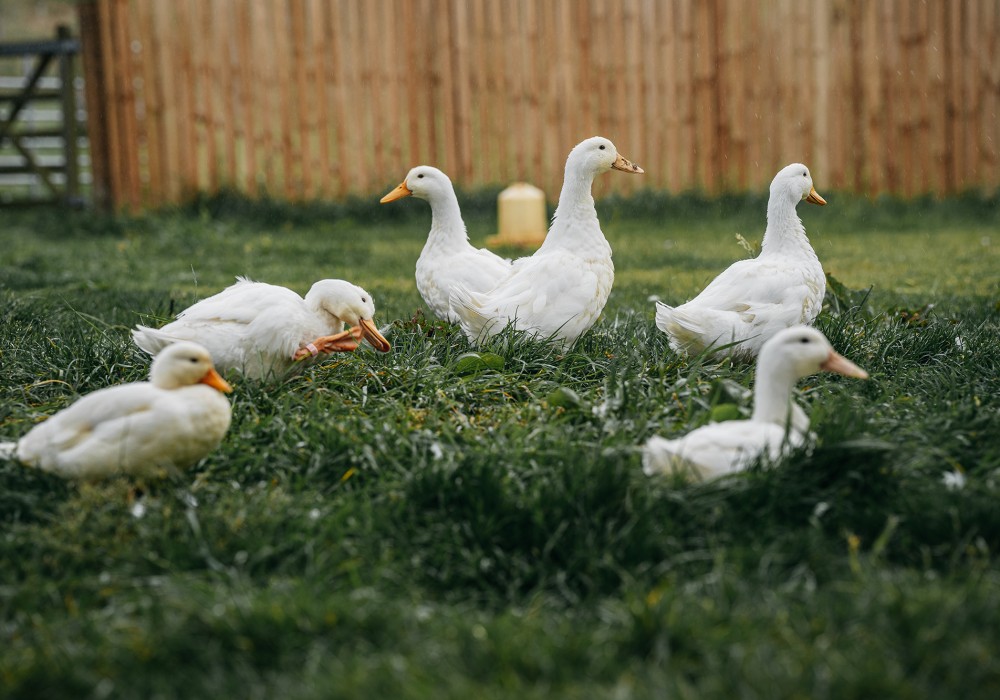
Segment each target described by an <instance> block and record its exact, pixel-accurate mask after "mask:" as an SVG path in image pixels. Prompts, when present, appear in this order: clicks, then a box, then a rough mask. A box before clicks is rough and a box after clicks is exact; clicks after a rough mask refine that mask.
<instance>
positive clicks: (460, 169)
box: [447, 0, 472, 187]
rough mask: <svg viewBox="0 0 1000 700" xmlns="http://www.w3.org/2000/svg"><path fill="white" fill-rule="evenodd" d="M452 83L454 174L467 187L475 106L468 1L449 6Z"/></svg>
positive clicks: (449, 54) (456, 1)
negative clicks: (470, 76) (470, 83)
mask: <svg viewBox="0 0 1000 700" xmlns="http://www.w3.org/2000/svg"><path fill="white" fill-rule="evenodd" d="M448 9H449V12H448V17H449V20H450V21H449V23H448V25H447V26H448V31H449V35H450V36H449V42H448V46H449V47H450V50H449V51H448V58H449V59H450V64H451V65H450V83H451V93H452V103H453V105H454V107H453V109H454V115H455V116H454V120H453V122H452V129H453V131H452V134H451V138H450V139H449V141H452V142H453V143H454V145H455V152H454V157H455V159H456V162H455V166H454V168H455V172H456V174H457V175H458V177H459V179H460V180H461V182H462V183H463V184H464V186H465V187H468V186H469V185H470V184H471V183H472V138H471V137H472V134H471V130H472V120H471V118H470V113H471V110H472V105H471V103H470V95H469V39H468V34H469V18H468V10H467V5H466V0H452V3H451V5H450V6H449V8H448Z"/></svg>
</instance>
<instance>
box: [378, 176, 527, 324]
mask: <svg viewBox="0 0 1000 700" xmlns="http://www.w3.org/2000/svg"><path fill="white" fill-rule="evenodd" d="M410 195H413V196H414V197H416V198H417V199H423V200H425V201H426V202H427V203H428V204H430V206H431V230H430V232H429V233H428V234H427V242H426V243H425V244H424V248H423V250H422V251H420V257H419V258H417V271H416V280H417V291H418V292H420V296H421V297H422V298H423V300H424V303H426V304H427V306H428V307H429V308H430V310H431V312H432V313H433V314H434V315H435V316H437V317H438V318H441V319H444V320H446V321H448V322H449V323H457V322H458V317H457V316H456V315H455V314H453V313H452V311H451V307H450V305H449V302H448V300H449V298H450V296H451V292H452V289H454V288H455V287H457V286H461V287H463V288H465V289H468V290H470V291H473V292H484V291H486V290H488V289H492V288H493V286H494V285H495V284H496V283H497V282H498V281H499V280H500V279H501V278H502V277H503V276H504V275H506V274H507V273H508V272H510V260H507V259H505V258H501V257H500V256H499V255H497V254H496V253H493V252H491V251H489V250H486V249H485V248H475V247H473V246H472V244H471V243H469V235H468V232H467V231H466V228H465V222H464V221H463V220H462V211H461V209H459V206H458V198H457V197H456V196H455V188H454V187H453V186H452V184H451V179H449V177H448V176H447V175H445V174H444V173H443V172H441V171H440V170H438V169H437V168H433V167H431V166H429V165H418V166H417V167H415V168H413V169H412V170H410V172H408V173H407V174H406V179H404V180H403V181H402V182H401V183H400V184H399V186H398V187H396V188H395V189H393V190H392V191H391V192H389V193H388V194H386V195H385V196H384V197H382V199H381V200H380V201H381V202H382V203H383V204H385V203H387V202H394V201H396V200H397V199H401V198H402V197H408V196H410Z"/></svg>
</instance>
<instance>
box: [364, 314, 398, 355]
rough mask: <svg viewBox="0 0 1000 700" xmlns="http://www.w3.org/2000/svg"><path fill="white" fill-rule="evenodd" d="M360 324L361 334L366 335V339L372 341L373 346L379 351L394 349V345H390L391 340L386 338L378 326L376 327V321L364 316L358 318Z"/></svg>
mask: <svg viewBox="0 0 1000 700" xmlns="http://www.w3.org/2000/svg"><path fill="white" fill-rule="evenodd" d="M358 324H359V325H360V326H361V335H363V336H364V338H365V340H367V341H368V342H369V343H371V346H372V347H373V348H375V349H376V350H378V351H379V352H389V351H390V350H392V346H391V345H389V341H388V340H386V339H385V336H383V335H382V334H381V333H379V332H378V328H376V327H375V322H374V321H372V320H371V319H367V318H362V319H359V320H358Z"/></svg>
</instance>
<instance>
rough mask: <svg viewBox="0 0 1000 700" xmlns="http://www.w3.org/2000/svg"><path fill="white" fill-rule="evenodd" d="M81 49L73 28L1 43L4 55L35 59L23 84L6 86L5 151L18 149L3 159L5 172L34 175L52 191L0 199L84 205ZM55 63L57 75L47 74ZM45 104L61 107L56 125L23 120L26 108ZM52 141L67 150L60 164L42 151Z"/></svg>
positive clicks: (0, 132)
mask: <svg viewBox="0 0 1000 700" xmlns="http://www.w3.org/2000/svg"><path fill="white" fill-rule="evenodd" d="M78 53H80V42H79V41H78V40H77V39H75V38H74V37H72V36H71V35H70V31H69V28H68V27H59V28H58V30H57V32H56V38H55V39H53V40H48V41H24V42H17V43H9V44H0V58H4V57H26V58H28V59H29V60H30V58H32V57H33V58H34V65H33V66H32V68H31V71H30V73H29V74H28V75H27V77H26V79H25V82H24V83H23V85H22V86H21V87H19V88H15V89H10V88H6V89H0V106H2V107H5V110H4V112H5V113H4V112H0V150H9V149H10V148H13V150H14V152H15V153H14V154H13V155H12V156H10V157H4V158H3V159H2V160H0V175H7V176H11V175H15V176H16V175H25V176H28V178H27V179H28V180H29V181H30V180H31V179H32V178H34V179H36V180H37V182H39V183H41V185H42V188H41V189H43V190H44V192H45V195H46V196H43V197H21V198H18V199H10V200H7V201H3V200H0V203H2V204H14V203H19V204H23V203H32V204H33V203H59V204H70V205H79V204H81V203H82V200H81V197H80V167H79V158H78V150H77V149H78V144H77V139H78V137H79V134H80V125H79V124H78V123H77V98H76V90H75V86H74V84H73V79H74V74H75V70H74V68H75V66H74V63H75V58H76V56H77V54H78ZM54 62H55V64H56V65H55V73H56V75H55V76H53V77H46V72H51V70H50V69H51V68H52V67H53V63H54ZM39 102H48V103H50V104H51V103H55V104H56V105H57V110H56V111H57V112H58V114H59V118H58V119H57V120H56V121H55V122H53V125H47V124H46V125H43V126H37V125H36V124H33V123H29V122H26V121H25V120H24V119H23V118H22V116H23V115H24V114H25V113H26V110H25V108H26V107H28V106H29V105H33V104H34V103H39ZM52 142H55V143H57V144H58V150H59V152H60V154H61V158H59V159H58V160H57V161H56V162H53V161H52V159H51V157H50V156H43V155H41V154H40V153H39V151H40V149H41V148H43V147H45V146H46V145H47V144H51V143H52ZM18 156H19V158H18Z"/></svg>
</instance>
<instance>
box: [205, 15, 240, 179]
mask: <svg viewBox="0 0 1000 700" xmlns="http://www.w3.org/2000/svg"><path fill="white" fill-rule="evenodd" d="M212 5H213V9H214V12H213V13H212V22H213V23H214V25H215V37H216V44H217V46H216V48H215V51H216V52H217V59H216V67H217V72H216V78H217V80H218V83H217V85H218V87H217V90H218V101H219V103H220V104H218V105H217V107H216V110H215V114H217V115H218V119H219V122H220V123H219V124H217V130H218V133H217V135H216V138H218V139H219V144H220V148H219V150H220V152H221V153H220V155H219V168H220V171H221V175H220V176H219V177H218V178H217V181H216V186H218V185H219V184H223V185H226V186H230V187H231V186H233V185H234V184H235V183H236V182H238V180H237V177H236V129H237V124H238V118H237V111H236V107H237V105H238V103H239V91H240V84H239V80H238V75H239V66H238V64H237V63H236V54H237V44H238V42H239V35H240V33H241V28H240V27H238V26H236V8H235V7H234V4H233V2H232V0H214V1H213V3H212Z"/></svg>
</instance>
